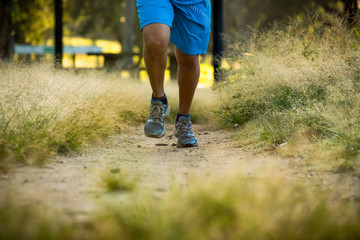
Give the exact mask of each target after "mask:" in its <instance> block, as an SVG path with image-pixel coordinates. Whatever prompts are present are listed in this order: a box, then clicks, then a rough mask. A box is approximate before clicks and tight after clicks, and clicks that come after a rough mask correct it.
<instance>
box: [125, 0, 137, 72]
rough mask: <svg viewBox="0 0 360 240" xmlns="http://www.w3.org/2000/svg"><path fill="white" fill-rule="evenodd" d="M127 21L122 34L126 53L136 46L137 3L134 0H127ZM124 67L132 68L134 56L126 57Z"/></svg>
mask: <svg viewBox="0 0 360 240" xmlns="http://www.w3.org/2000/svg"><path fill="white" fill-rule="evenodd" d="M125 2H126V10H125V22H124V28H123V34H122V41H121V42H122V47H121V48H122V49H121V51H122V52H124V53H132V52H133V48H134V42H133V40H134V39H133V36H134V23H135V17H136V5H135V1H134V0H126V1H125ZM122 65H123V67H124V68H131V67H132V65H133V60H132V56H129V57H125V58H124V62H123V64H122Z"/></svg>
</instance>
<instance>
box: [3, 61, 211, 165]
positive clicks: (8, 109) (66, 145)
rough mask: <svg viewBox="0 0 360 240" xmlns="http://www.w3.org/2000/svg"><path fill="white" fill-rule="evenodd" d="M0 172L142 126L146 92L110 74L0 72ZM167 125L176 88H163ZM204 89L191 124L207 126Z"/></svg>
mask: <svg viewBox="0 0 360 240" xmlns="http://www.w3.org/2000/svg"><path fill="white" fill-rule="evenodd" d="M0 75H1V81H0V98H1V99H0V100H1V101H0V166H1V168H7V166H8V165H9V164H10V163H13V162H16V161H17V162H20V163H42V162H43V161H45V160H46V159H48V158H49V157H50V156H51V155H53V154H54V153H58V152H59V153H68V152H71V151H79V150H80V149H81V148H82V147H84V146H87V145H88V144H91V143H92V142H94V141H96V140H99V139H101V138H104V137H106V136H108V135H111V134H118V133H121V132H122V131H124V130H125V129H127V128H128V127H129V126H132V125H136V124H140V123H144V122H145V120H146V119H147V116H148V108H149V102H150V96H151V89H150V86H149V84H148V83H141V82H137V81H131V80H129V79H121V78H119V77H118V75H117V74H116V73H113V74H107V73H103V72H96V71H84V72H81V73H76V72H73V71H66V70H63V71H59V70H55V69H53V67H52V66H47V65H36V64H33V65H31V66H27V65H9V64H5V63H2V64H1V67H0ZM166 89H167V91H168V95H169V97H170V106H171V108H172V119H171V120H169V121H171V122H172V121H173V119H174V115H175V114H176V113H177V109H178V107H177V103H178V100H177V86H176V84H169V85H168V86H167V87H166ZM205 92H210V89H199V92H198V93H199V96H198V97H197V98H196V99H195V102H194V108H193V118H194V120H195V122H196V121H197V120H199V119H201V120H202V122H207V121H208V119H209V117H208V115H209V113H210V111H211V109H210V108H206V107H204V106H209V103H210V102H211V100H210V101H209V100H208V99H209V98H208V97H207V98H205V99H202V98H201V96H204V95H205V94H206V93H205Z"/></svg>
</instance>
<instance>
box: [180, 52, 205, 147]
mask: <svg viewBox="0 0 360 240" xmlns="http://www.w3.org/2000/svg"><path fill="white" fill-rule="evenodd" d="M175 54H176V60H177V62H178V73H177V77H178V84H179V114H178V115H177V117H176V120H175V130H174V135H175V136H176V137H177V138H178V143H177V146H178V147H195V146H197V145H198V142H197V139H196V137H195V136H194V133H193V131H192V123H191V118H190V108H191V104H192V101H193V98H194V94H195V90H196V87H197V84H198V82H199V76H200V63H199V55H188V54H185V53H183V52H181V51H180V50H179V49H178V48H175Z"/></svg>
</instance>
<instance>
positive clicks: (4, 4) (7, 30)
mask: <svg viewBox="0 0 360 240" xmlns="http://www.w3.org/2000/svg"><path fill="white" fill-rule="evenodd" d="M12 7H13V5H12V1H11V0H1V2H0V16H1V17H0V59H3V60H9V59H11V58H12V54H13V50H12V49H13V48H12V46H11V45H12V21H11V12H12Z"/></svg>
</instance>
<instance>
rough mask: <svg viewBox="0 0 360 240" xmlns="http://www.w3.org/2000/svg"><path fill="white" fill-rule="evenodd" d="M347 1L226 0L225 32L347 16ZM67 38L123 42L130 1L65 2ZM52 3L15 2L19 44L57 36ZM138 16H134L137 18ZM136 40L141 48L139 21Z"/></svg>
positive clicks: (46, 0)
mask: <svg viewBox="0 0 360 240" xmlns="http://www.w3.org/2000/svg"><path fill="white" fill-rule="evenodd" d="M344 2H347V1H346V0H343V1H338V0H293V1H287V0H224V8H225V10H224V12H225V13H227V14H225V16H224V17H225V31H226V32H234V31H236V30H238V29H239V28H244V26H247V25H250V26H255V27H256V28H265V27H268V26H269V24H271V23H272V22H273V21H274V20H282V19H284V18H285V19H286V18H288V17H301V14H303V13H304V10H305V9H314V8H316V9H318V8H321V9H322V10H323V11H337V12H339V13H341V12H344V9H345V7H344ZM63 3H64V30H65V32H64V33H65V35H66V36H82V37H87V38H91V39H100V38H101V39H111V40H117V41H119V42H121V37H122V32H123V26H125V24H126V23H127V21H126V19H125V18H124V13H125V10H126V0H101V1H100V0H93V1H86V0H76V1H70V0H63ZM53 5H54V4H53V1H52V0H51V1H49V0H13V13H12V17H13V24H14V30H15V32H14V33H15V35H14V37H15V42H16V43H25V42H26V43H34V44H40V43H43V42H45V41H46V40H47V39H49V38H52V36H53V30H52V29H53V27H54V12H53V9H54V6H53ZM136 15H137V14H136V12H135V13H134V16H136ZM136 21H137V22H136V24H134V28H136V31H135V34H134V36H133V41H134V43H135V45H138V46H139V45H141V44H142V41H141V32H140V31H138V30H139V23H138V18H137V17H136Z"/></svg>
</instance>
